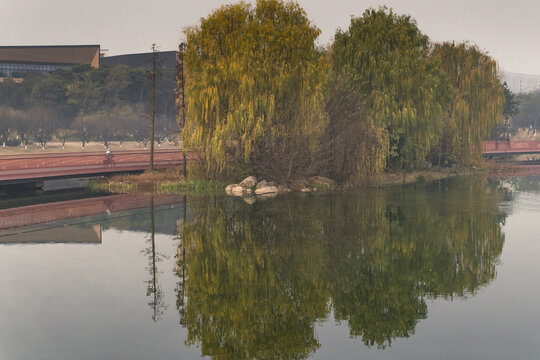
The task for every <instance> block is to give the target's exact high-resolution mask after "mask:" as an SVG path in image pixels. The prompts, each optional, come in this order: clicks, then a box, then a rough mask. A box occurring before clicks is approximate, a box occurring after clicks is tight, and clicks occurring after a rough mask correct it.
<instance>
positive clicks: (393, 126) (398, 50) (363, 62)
mask: <svg viewBox="0 0 540 360" xmlns="http://www.w3.org/2000/svg"><path fill="white" fill-rule="evenodd" d="M332 60H333V66H334V71H335V72H336V73H337V74H338V75H339V74H348V75H349V76H350V77H352V78H353V79H354V80H355V82H356V83H357V84H358V87H359V88H360V92H361V93H360V94H359V96H364V97H365V101H364V104H365V107H366V120H365V121H367V122H368V123H372V124H374V126H376V127H377V128H379V129H383V130H384V131H385V132H386V133H387V140H386V141H387V144H388V146H386V147H385V146H382V147H380V149H381V151H384V150H385V149H388V153H387V154H386V155H387V157H386V158H387V159H388V160H391V161H392V162H394V163H397V164H399V165H400V166H404V167H416V166H419V165H421V163H422V162H423V160H424V159H425V156H426V154H427V152H428V151H429V150H430V148H431V147H432V146H433V145H435V143H436V142H437V140H438V138H439V136H440V135H441V134H442V124H443V121H442V120H443V118H444V115H445V114H446V111H447V106H448V103H449V95H450V89H449V86H448V83H447V81H446V77H445V75H444V72H443V71H442V69H441V67H440V64H439V62H437V61H436V60H434V59H433V58H431V57H430V56H429V39H428V37H427V36H426V35H424V34H423V33H422V32H421V31H420V30H419V29H418V27H417V25H416V22H415V21H414V20H413V19H412V18H411V17H410V16H407V15H396V14H394V13H393V12H392V10H388V9H387V8H384V7H383V8H379V9H378V10H375V9H368V10H366V11H365V12H364V14H363V16H362V17H359V18H355V17H353V18H352V19H351V24H350V26H349V28H348V30H347V31H341V30H338V32H337V33H336V36H335V42H334V44H333V46H332ZM338 121H339V119H338Z"/></svg>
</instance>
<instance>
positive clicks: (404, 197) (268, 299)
mask: <svg viewBox="0 0 540 360" xmlns="http://www.w3.org/2000/svg"><path fill="white" fill-rule="evenodd" d="M503 196H504V194H503V193H502V192H500V191H498V190H495V189H492V188H490V187H488V186H486V184H485V183H484V182H483V181H482V180H478V179H476V180H468V181H466V182H465V181H461V182H459V183H457V184H455V183H454V184H452V185H451V186H447V185H443V186H442V188H441V184H438V185H436V186H428V187H425V188H421V189H411V188H400V189H396V190H393V191H372V190H370V191H366V192H358V193H341V194H333V195H320V194H318V195H312V196H304V194H298V195H295V194H292V195H290V196H282V197H279V198H277V199H275V200H271V201H266V202H257V203H255V204H253V205H251V206H250V205H247V204H245V203H243V202H242V201H241V200H239V199H230V198H228V199H224V200H222V201H219V202H216V201H214V199H206V200H203V201H201V200H198V202H197V205H196V206H192V207H191V209H192V211H194V212H195V214H196V216H195V218H194V219H193V220H192V221H190V222H188V223H186V222H183V223H182V225H181V229H179V233H181V234H182V244H183V246H182V247H181V248H180V249H181V250H180V251H181V254H179V266H178V269H179V272H181V274H180V273H179V275H181V276H182V277H185V279H184V281H183V282H182V286H181V287H179V289H181V291H182V301H181V302H178V304H180V305H181V306H180V305H179V306H178V307H179V310H180V316H181V323H182V324H184V325H185V326H186V327H187V329H188V332H189V335H188V340H187V342H188V344H200V345H201V350H202V355H205V356H211V357H213V358H219V359H251V358H286V359H303V358H307V357H309V356H310V355H311V354H312V353H313V352H315V351H316V350H317V349H318V347H319V346H320V345H319V342H318V340H317V337H316V333H315V330H314V328H315V325H316V323H317V321H324V320H326V319H327V318H328V316H329V313H330V311H331V310H333V312H334V316H335V318H336V320H338V321H346V322H347V324H348V326H349V329H350V333H351V335H352V336H359V337H361V338H362V340H363V342H364V343H365V344H366V345H368V346H378V347H386V346H389V345H390V344H391V342H392V340H393V339H395V338H401V337H408V336H410V335H411V334H413V333H414V330H415V327H416V324H417V322H418V321H419V320H420V319H424V318H426V316H427V306H426V303H425V300H424V299H426V298H436V297H444V298H448V299H451V298H454V297H463V296H466V295H468V294H474V292H475V291H477V290H478V289H479V288H480V287H482V286H485V285H486V284H488V283H489V282H490V281H491V280H493V279H494V278H495V275H496V271H495V270H496V269H495V267H496V265H497V262H498V259H499V256H500V254H501V251H502V247H503V243H504V235H503V234H502V232H501V227H500V225H501V223H503V222H504V215H503V214H501V212H500V211H499V203H500V201H501V200H502V199H503ZM180 251H179V252H180ZM179 299H180V295H179ZM184 299H187V301H184Z"/></svg>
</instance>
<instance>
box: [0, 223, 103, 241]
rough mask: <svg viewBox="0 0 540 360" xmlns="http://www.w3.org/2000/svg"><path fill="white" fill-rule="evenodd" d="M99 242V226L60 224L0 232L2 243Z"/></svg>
mask: <svg viewBox="0 0 540 360" xmlns="http://www.w3.org/2000/svg"><path fill="white" fill-rule="evenodd" d="M44 243H55V244H59V243H61V244H67V243H69V244H101V226H100V225H94V226H92V227H90V228H81V227H77V226H62V227H55V228H50V229H29V230H28V231H22V232H19V231H17V232H16V233H7V234H5V235H3V234H2V233H0V245H2V244H44Z"/></svg>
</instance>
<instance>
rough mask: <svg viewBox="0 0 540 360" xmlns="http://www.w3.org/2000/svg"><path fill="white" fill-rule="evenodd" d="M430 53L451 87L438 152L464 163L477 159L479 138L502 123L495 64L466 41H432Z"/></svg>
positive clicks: (502, 97)
mask: <svg viewBox="0 0 540 360" xmlns="http://www.w3.org/2000/svg"><path fill="white" fill-rule="evenodd" d="M432 55H433V57H434V58H436V59H439V60H440V61H441V63H442V66H443V68H444V71H445V73H446V75H447V76H448V79H449V81H450V83H451V85H452V88H453V92H452V107H451V109H450V113H449V117H448V119H446V123H445V129H444V136H445V139H443V141H444V146H443V147H442V148H441V152H442V153H444V155H445V156H446V157H447V158H449V160H450V161H453V160H454V159H455V161H457V162H459V163H461V164H465V165H467V164H471V163H474V162H476V161H479V160H480V158H481V156H482V141H483V140H485V139H487V138H489V136H490V133H491V131H492V130H493V128H495V127H496V126H497V125H500V124H502V122H503V106H504V100H505V99H504V88H503V86H502V84H501V81H500V79H499V74H498V69H497V63H496V62H495V60H493V59H492V58H491V57H490V56H489V55H487V54H486V53H484V52H483V51H481V50H480V49H478V47H476V46H474V45H469V44H467V43H459V44H456V43H454V42H445V43H442V44H436V45H435V47H434V49H433V54H432Z"/></svg>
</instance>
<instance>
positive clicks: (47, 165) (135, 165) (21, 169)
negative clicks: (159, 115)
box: [0, 150, 195, 182]
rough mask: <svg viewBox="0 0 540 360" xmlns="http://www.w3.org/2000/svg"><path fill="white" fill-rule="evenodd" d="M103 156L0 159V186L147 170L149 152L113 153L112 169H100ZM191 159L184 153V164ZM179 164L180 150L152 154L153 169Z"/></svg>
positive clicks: (38, 156) (95, 153)
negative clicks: (0, 184) (67, 177)
mask: <svg viewBox="0 0 540 360" xmlns="http://www.w3.org/2000/svg"><path fill="white" fill-rule="evenodd" d="M104 156H105V154H104V152H88V153H68V154H62V153H51V154H33V155H4V156H0V182H1V181H15V180H25V179H26V180H28V179H43V178H54V177H60V176H69V175H84V174H101V173H108V172H120V171H136V170H145V169H147V168H149V163H150V152H149V151H118V152H115V156H114V160H115V166H114V167H104V166H103V158H104ZM194 158H195V155H194V154H193V153H191V152H188V153H187V161H191V160H193V159H194ZM181 164H183V159H182V152H181V151H180V150H159V151H156V152H155V154H154V167H156V168H166V167H169V166H175V165H181Z"/></svg>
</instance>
